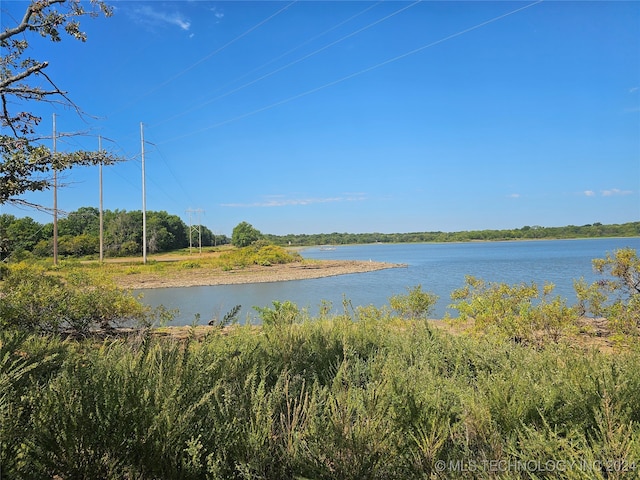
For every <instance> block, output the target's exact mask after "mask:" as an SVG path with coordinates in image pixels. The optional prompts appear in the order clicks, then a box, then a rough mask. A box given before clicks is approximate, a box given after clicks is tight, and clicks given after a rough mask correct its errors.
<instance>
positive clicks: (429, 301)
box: [389, 285, 438, 319]
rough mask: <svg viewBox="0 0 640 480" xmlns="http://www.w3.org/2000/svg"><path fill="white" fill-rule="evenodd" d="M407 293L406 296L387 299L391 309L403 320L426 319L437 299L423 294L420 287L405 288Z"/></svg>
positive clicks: (429, 294) (426, 293)
mask: <svg viewBox="0 0 640 480" xmlns="http://www.w3.org/2000/svg"><path fill="white" fill-rule="evenodd" d="M407 291H408V294H407V295H394V296H393V297H391V298H389V305H390V306H391V308H392V309H393V310H395V311H396V312H397V313H398V314H399V315H400V316H401V317H404V318H410V319H416V318H427V317H428V316H429V315H430V314H431V313H432V312H433V308H434V307H435V304H436V302H437V301H438V297H437V296H436V295H434V294H432V293H429V292H423V291H422V285H416V286H415V287H412V288H407Z"/></svg>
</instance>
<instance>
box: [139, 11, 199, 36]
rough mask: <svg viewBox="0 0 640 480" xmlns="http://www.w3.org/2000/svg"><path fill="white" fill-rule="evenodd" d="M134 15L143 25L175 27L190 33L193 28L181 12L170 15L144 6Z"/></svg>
mask: <svg viewBox="0 0 640 480" xmlns="http://www.w3.org/2000/svg"><path fill="white" fill-rule="evenodd" d="M134 14H135V15H136V17H137V20H138V21H140V22H141V23H147V24H151V25H175V26H177V27H179V28H181V29H182V30H185V31H188V30H189V28H191V22H190V21H189V20H187V19H186V18H185V17H184V16H183V15H182V14H181V13H180V12H173V13H168V12H165V11H161V10H159V9H156V8H152V7H151V6H149V5H143V6H141V7H139V8H136V9H135V11H134Z"/></svg>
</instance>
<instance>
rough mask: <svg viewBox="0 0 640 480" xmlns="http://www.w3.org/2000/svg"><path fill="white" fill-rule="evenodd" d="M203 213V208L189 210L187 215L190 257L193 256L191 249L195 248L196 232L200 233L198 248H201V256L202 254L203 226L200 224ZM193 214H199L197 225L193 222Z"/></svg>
mask: <svg viewBox="0 0 640 480" xmlns="http://www.w3.org/2000/svg"><path fill="white" fill-rule="evenodd" d="M203 212H204V210H203V209H201V208H196V209H193V208H189V209H188V210H187V213H188V214H189V255H191V249H192V248H193V234H194V233H195V232H197V233H198V247H199V252H200V254H202V226H201V222H200V214H201V213H203ZM193 213H197V214H198V224H197V225H193V223H192V222H191V214H193Z"/></svg>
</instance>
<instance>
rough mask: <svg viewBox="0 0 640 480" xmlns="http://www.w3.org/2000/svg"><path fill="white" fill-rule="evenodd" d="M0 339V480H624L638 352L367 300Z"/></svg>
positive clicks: (635, 452) (632, 436)
mask: <svg viewBox="0 0 640 480" xmlns="http://www.w3.org/2000/svg"><path fill="white" fill-rule="evenodd" d="M355 316H357V318H356V317H355ZM354 320H357V321H354ZM0 341H1V345H0V362H1V363H0V389H1V391H0V401H1V403H0V415H1V422H0V442H1V451H0V465H2V469H3V470H2V474H4V477H3V478H53V477H54V476H56V475H57V476H59V478H88V479H90V478H130V479H133V478H136V479H151V478H172V479H173V478H175V479H192V478H193V479H196V478H197V479H201V478H225V479H228V478H231V479H234V478H237V479H241V478H256V479H258V478H263V479H301V478H307V479H382V478H384V479H394V478H397V479H414V478H415V479H424V478H567V479H574V478H575V479H579V478H585V479H586V478H590V479H605V478H607V479H609V478H637V470H636V469H635V464H634V463H633V462H638V461H639V460H640V442H638V441H637V439H638V438H640V437H639V435H640V426H639V425H640V423H639V422H640V411H639V410H638V408H637V399H638V398H640V370H639V369H638V368H637V365H638V364H639V363H640V349H638V347H637V346H636V347H630V348H628V349H627V350H625V351H621V352H618V353H616V354H615V355H612V354H603V353H601V352H599V351H597V350H595V349H582V348H576V347H573V346H572V345H569V344H566V343H563V342H560V343H557V344H551V345H548V346H547V347H545V348H532V347H526V346H522V345H517V344H513V343H512V342H505V341H500V340H497V339H495V338H492V337H490V336H484V337H478V336H470V335H452V334H450V333H448V332H446V331H442V330H438V329H435V328H433V327H432V326H431V324H430V323H429V322H427V321H417V320H416V321H407V320H400V319H399V318H395V317H393V316H391V315H387V314H384V312H381V311H376V310H375V309H361V310H358V311H356V312H354V313H353V314H352V315H348V314H346V313H345V315H339V316H335V317H331V318H323V319H306V318H304V317H301V318H297V319H295V320H293V321H287V322H274V323H273V324H271V325H265V326H264V327H263V328H260V329H258V328H254V327H244V326H234V327H233V328H229V329H210V330H209V333H207V334H205V335H203V336H198V332H197V331H196V330H195V329H194V330H193V331H192V332H191V334H190V335H187V337H186V338H182V339H176V338H173V337H162V336H156V337H154V336H151V335H149V333H148V332H147V333H144V332H143V333H140V334H139V335H137V336H133V337H129V338H128V339H115V340H107V341H104V342H97V341H95V340H94V341H83V342H72V341H62V340H60V339H57V338H55V337H37V336H30V335H24V334H22V335H21V334H13V333H11V332H2V333H0ZM638 467H639V468H640V465H638Z"/></svg>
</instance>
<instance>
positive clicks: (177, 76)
mask: <svg viewBox="0 0 640 480" xmlns="http://www.w3.org/2000/svg"><path fill="white" fill-rule="evenodd" d="M297 2H298V0H293V1H292V2H291V3H289V4H288V5H286V6H284V7H282V8H281V9H280V10H278V11H277V12H275V13H273V14H271V15H270V16H269V17H267V18H265V19H264V20H262V21H260V22H258V23H257V24H256V25H254V26H253V27H251V28H249V29H248V30H246V31H244V32H243V33H241V34H240V35H238V36H237V37H235V38H234V39H232V40H230V41H228V42H227V43H225V44H224V45H222V46H221V47H219V48H217V49H216V50H214V51H213V52H210V53H208V54H207V55H205V56H204V57H202V58H201V59H200V60H198V61H197V62H195V63H193V64H191V65H190V66H188V67H187V68H185V69H184V70H182V71H181V72H179V73H177V74H175V75H174V76H173V77H170V78H168V79H167V80H165V81H164V82H162V83H160V84H158V85H156V86H155V87H153V88H151V89H149V90H147V91H146V92H145V93H143V94H142V95H140V96H139V97H138V98H137V99H135V100H133V101H131V102H129V103H128V104H126V105H124V106H123V107H122V108H120V109H119V110H116V111H115V112H113V113H118V112H121V111H122V110H124V109H126V108H127V107H129V106H131V105H133V104H135V103H136V102H138V101H139V100H141V99H142V98H144V97H146V96H148V95H151V94H152V93H153V92H156V91H158V90H160V89H161V88H162V87H164V86H166V85H168V84H169V83H171V82H173V81H174V80H176V79H178V78H180V77H181V76H182V75H184V74H185V73H187V72H189V71H191V70H193V69H194V68H195V67H197V66H198V65H200V64H201V63H203V62H205V61H207V60H208V59H210V58H211V57H213V56H214V55H217V54H218V53H220V52H221V51H223V50H224V49H226V48H227V47H228V46H230V45H232V44H234V43H235V42H237V41H238V40H240V39H241V38H243V37H246V36H247V35H249V34H250V33H251V32H253V31H254V30H256V29H258V28H260V27H261V26H262V25H264V24H265V23H267V22H269V21H270V20H271V19H273V18H275V17H277V16H278V15H280V14H281V13H282V12H284V11H286V10H287V9H289V7H291V6H292V5H294V4H295V3H297Z"/></svg>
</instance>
